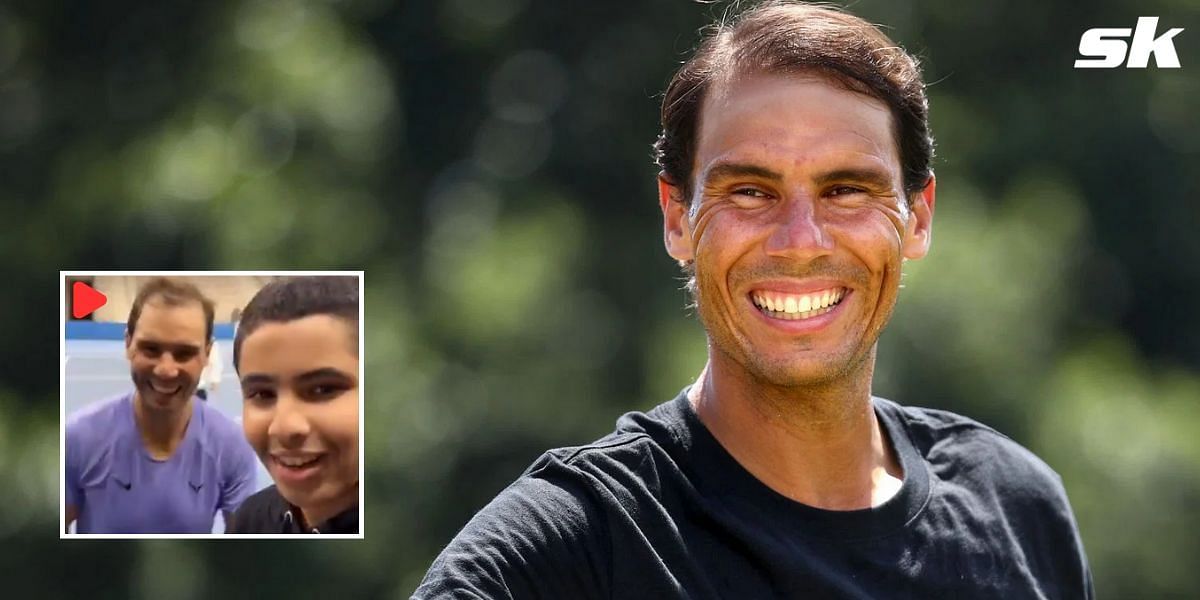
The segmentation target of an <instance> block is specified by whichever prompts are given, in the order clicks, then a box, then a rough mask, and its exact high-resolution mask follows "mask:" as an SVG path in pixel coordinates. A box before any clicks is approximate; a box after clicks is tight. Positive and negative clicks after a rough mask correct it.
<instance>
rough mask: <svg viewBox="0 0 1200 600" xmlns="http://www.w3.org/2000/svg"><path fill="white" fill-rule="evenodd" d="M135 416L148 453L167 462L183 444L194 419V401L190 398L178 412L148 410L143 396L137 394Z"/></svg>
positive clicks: (135, 397)
mask: <svg viewBox="0 0 1200 600" xmlns="http://www.w3.org/2000/svg"><path fill="white" fill-rule="evenodd" d="M133 415H134V420H135V421H136V422H137V426H138V432H139V433H140V434H141V436H142V445H143V446H145V447H146V451H147V452H149V453H150V456H151V457H152V458H154V459H156V460H166V459H168V458H170V457H171V455H172V454H174V453H175V449H176V448H178V447H179V445H180V444H181V443H183V436H184V435H185V434H186V433H187V427H188V423H189V422H190V421H191V419H192V399H191V398H188V401H187V402H185V403H184V404H183V406H181V407H179V409H178V410H172V411H163V410H147V409H146V408H145V406H143V404H142V398H141V396H140V395H139V394H137V393H136V392H135V393H134V398H133Z"/></svg>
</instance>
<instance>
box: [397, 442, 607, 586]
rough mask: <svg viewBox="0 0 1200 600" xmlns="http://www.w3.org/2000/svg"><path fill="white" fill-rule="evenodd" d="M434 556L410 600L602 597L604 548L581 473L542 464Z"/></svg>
mask: <svg viewBox="0 0 1200 600" xmlns="http://www.w3.org/2000/svg"><path fill="white" fill-rule="evenodd" d="M540 462H542V463H543V464H542V467H541V468H538V465H535V467H534V468H532V469H531V470H530V472H529V473H527V474H526V475H525V476H523V477H522V478H521V479H519V480H517V482H516V483H514V484H512V485H511V486H509V487H508V488H507V489H505V490H504V491H503V492H501V493H500V495H499V496H497V497H496V498H495V499H494V500H492V502H491V503H489V504H488V505H487V506H485V507H484V508H483V510H481V511H479V513H478V514H476V515H475V516H474V517H473V518H472V519H471V520H470V522H468V523H467V525H466V526H465V527H464V528H463V529H462V531H460V532H459V533H458V535H457V536H455V538H454V540H453V541H451V542H450V545H449V546H447V547H446V549H445V550H443V551H442V553H441V554H440V555H439V556H438V557H437V559H436V560H434V562H433V566H431V567H430V569H429V571H428V573H426V575H425V579H424V580H423V581H422V582H421V585H420V586H419V587H418V588H417V590H416V592H414V594H413V596H412V598H413V599H416V600H442V599H450V598H456V599H458V598H468V599H471V598H487V599H489V600H490V599H514V600H519V599H525V598H547V599H550V598H554V599H558V598H573V599H575V598H578V599H586V598H608V597H609V593H608V588H609V580H610V577H609V575H608V573H609V572H610V571H611V548H610V542H609V538H608V534H607V531H606V530H605V525H604V522H603V516H602V514H601V513H600V512H599V511H598V510H596V509H595V507H594V505H593V503H592V501H591V500H590V494H589V492H588V491H587V489H588V488H587V485H586V484H585V483H583V481H582V476H581V475H579V474H577V473H574V472H573V471H572V469H571V468H570V467H569V466H567V465H565V464H563V463H560V462H558V461H557V460H556V459H553V458H550V459H543V461H540Z"/></svg>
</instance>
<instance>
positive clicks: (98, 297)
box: [71, 281, 108, 319]
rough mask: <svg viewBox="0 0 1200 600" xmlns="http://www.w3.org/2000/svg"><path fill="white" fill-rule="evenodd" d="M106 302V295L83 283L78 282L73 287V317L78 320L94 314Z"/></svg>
mask: <svg viewBox="0 0 1200 600" xmlns="http://www.w3.org/2000/svg"><path fill="white" fill-rule="evenodd" d="M106 302H108V298H107V297H106V296H105V295H104V294H101V293H100V292H97V291H96V289H95V288H93V287H92V286H90V285H88V284H86V283H84V282H82V281H76V282H75V285H73V286H71V316H73V317H75V318H76V319H82V318H84V317H86V316H88V315H90V314H92V312H93V311H95V310H96V309H97V308H100V307H101V306H104V304H105V303H106Z"/></svg>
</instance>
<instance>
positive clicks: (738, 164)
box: [660, 75, 934, 386]
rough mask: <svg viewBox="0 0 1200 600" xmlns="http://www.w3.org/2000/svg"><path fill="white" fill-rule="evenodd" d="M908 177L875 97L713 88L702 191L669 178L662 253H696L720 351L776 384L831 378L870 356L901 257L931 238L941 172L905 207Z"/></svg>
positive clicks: (749, 85) (760, 81)
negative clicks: (689, 190)
mask: <svg viewBox="0 0 1200 600" xmlns="http://www.w3.org/2000/svg"><path fill="white" fill-rule="evenodd" d="M901 174H902V171H901V167H900V159H899V153H898V150H897V148H896V144H895V141H894V138H893V134H892V118H891V114H890V113H889V111H888V109H887V107H886V105H884V104H883V103H882V102H880V101H878V100H875V99H873V98H870V97H867V96H864V95H862V94H858V93H854V92H851V91H849V90H846V89H845V88H843V87H840V86H838V85H836V84H834V83H831V82H829V81H828V80H825V79H821V78H818V77H811V76H810V77H805V76H783V75H754V76H745V77H740V78H736V79H734V80H732V81H729V82H726V83H724V84H722V85H717V86H714V88H713V89H712V90H711V93H710V94H709V96H708V98H707V99H706V101H705V103H704V105H703V107H702V109H701V119H700V123H699V129H698V131H697V139H696V155H695V163H694V165H693V174H692V175H693V179H692V183H693V189H694V193H693V198H691V199H686V200H684V199H682V198H680V195H679V194H680V190H679V188H676V187H674V186H672V185H670V184H668V183H667V182H665V181H660V205H661V206H662V209H663V214H664V218H665V233H666V244H667V248H668V251H669V252H670V254H671V255H672V256H673V257H675V258H676V259H678V260H681V261H693V266H694V269H695V294H696V303H697V308H698V311H699V314H700V319H701V320H702V321H703V323H704V326H705V328H706V329H707V331H708V335H709V340H710V344H711V346H712V350H713V351H715V353H717V354H719V355H721V356H723V357H728V358H730V359H732V360H733V361H735V362H736V363H738V364H740V365H741V366H742V367H743V368H744V369H745V370H746V371H748V373H749V374H750V375H751V376H753V377H754V378H755V379H756V380H758V381H761V382H764V383H771V384H774V385H781V386H795V385H806V384H816V383H823V382H828V381H831V380H834V379H836V378H838V377H839V376H845V375H847V374H849V373H851V372H852V370H853V369H854V368H855V367H857V366H860V365H862V364H864V361H866V360H868V359H870V358H871V357H872V356H873V348H874V345H875V341H876V340H877V339H878V336H879V332H880V330H881V329H882V328H883V326H884V324H886V323H887V320H888V318H889V317H890V315H891V312H892V307H893V306H894V305H895V302H896V295H897V292H898V288H899V284H900V263H901V260H902V257H907V258H920V257H921V256H924V254H925V252H926V251H927V250H928V246H929V227H930V222H931V220H932V216H933V204H934V193H933V191H934V186H933V183H932V180H931V181H930V183H929V185H928V186H927V187H926V189H925V190H924V191H922V192H920V193H919V194H916V195H915V197H914V198H913V202H912V206H911V207H910V206H909V205H908V204H907V202H906V200H905V197H904V193H903V190H902V175H901ZM680 200H684V201H683V202H681V201H680ZM721 356H718V357H717V358H720V357H721Z"/></svg>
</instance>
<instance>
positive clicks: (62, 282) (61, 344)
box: [58, 270, 367, 540]
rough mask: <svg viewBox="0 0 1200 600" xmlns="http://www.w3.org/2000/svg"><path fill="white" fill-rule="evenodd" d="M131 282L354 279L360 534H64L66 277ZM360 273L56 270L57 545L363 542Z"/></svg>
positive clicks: (363, 387)
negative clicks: (99, 542)
mask: <svg viewBox="0 0 1200 600" xmlns="http://www.w3.org/2000/svg"><path fill="white" fill-rule="evenodd" d="M122 275H124V276H135V277H157V276H162V277H238V276H276V277H278V276H282V277H294V276H304V275H325V276H342V277H348V276H353V277H358V533H356V534H354V533H322V534H288V533H67V532H66V529H67V528H66V523H65V521H66V514H65V511H64V507H65V506H66V498H67V496H66V489H65V488H66V480H65V476H64V473H65V472H66V466H67V465H66V460H67V453H66V441H67V421H66V416H67V404H66V389H67V316H66V315H67V278H68V277H95V276H122ZM365 278H366V273H365V272H364V271H285V270H280V271H59V272H58V319H59V321H58V355H59V366H58V539H60V540H97V539H100V540H158V539H168V540H326V539H330V540H339V539H340V540H361V539H364V538H365V537H366V530H367V529H366V521H365V517H366V515H365V511H364V510H363V506H364V503H363V498H364V494H363V490H364V489H365V481H364V480H363V472H364V468H363V467H364V465H365V464H366V460H364V456H363V450H364V447H365V446H364V438H365V430H366V428H365V427H364V426H363V421H364V420H365V419H364V417H365V413H364V412H363V398H365V397H366V394H367V390H366V378H365V377H363V369H364V368H365V367H364V365H366V354H365V347H366V339H365V337H364V336H363V331H364V328H363V325H364V323H365V320H364V317H365V315H366V313H365V311H364V304H365V303H366V302H365V298H364V297H363V288H364V287H365V286H364V280H365Z"/></svg>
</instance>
